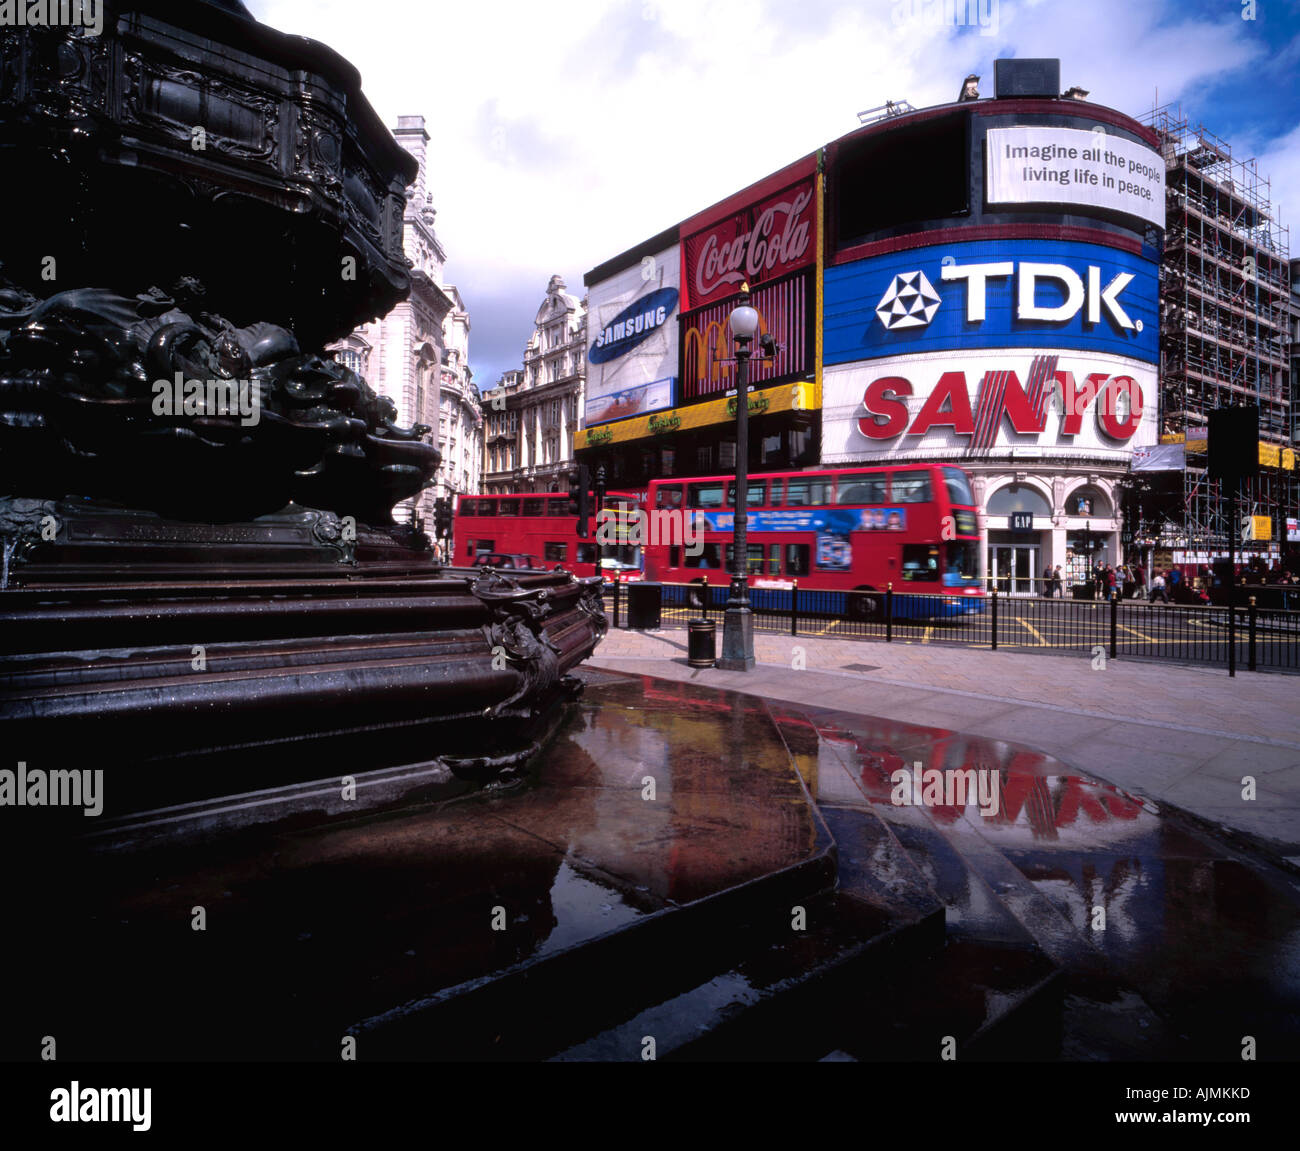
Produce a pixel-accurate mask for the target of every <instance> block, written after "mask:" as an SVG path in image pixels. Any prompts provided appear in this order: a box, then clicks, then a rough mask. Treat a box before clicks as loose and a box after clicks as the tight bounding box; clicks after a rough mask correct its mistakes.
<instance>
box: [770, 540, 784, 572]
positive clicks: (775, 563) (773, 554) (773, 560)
mask: <svg viewBox="0 0 1300 1151" xmlns="http://www.w3.org/2000/svg"><path fill="white" fill-rule="evenodd" d="M767 574H768V575H780V574H781V545H780V544H770V545H769V546H768V549H767Z"/></svg>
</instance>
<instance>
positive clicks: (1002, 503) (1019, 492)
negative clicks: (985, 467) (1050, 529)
mask: <svg viewBox="0 0 1300 1151" xmlns="http://www.w3.org/2000/svg"><path fill="white" fill-rule="evenodd" d="M987 511H988V514H989V515H991V516H1009V515H1010V514H1011V513H1012V512H1030V513H1031V514H1033V515H1036V516H1051V514H1052V505H1051V504H1049V503H1048V502H1047V497H1046V496H1044V495H1043V493H1042V492H1040V491H1039V490H1038V489H1037V488H1035V487H1030V486H1029V485H1028V484H1007V485H1006V487H1002V488H998V490H997V491H995V492H994V493H993V494H992V495H991V496H989V502H988V508H987Z"/></svg>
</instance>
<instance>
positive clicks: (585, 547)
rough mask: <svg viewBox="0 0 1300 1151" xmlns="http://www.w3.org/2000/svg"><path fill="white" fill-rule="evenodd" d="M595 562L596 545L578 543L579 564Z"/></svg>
mask: <svg viewBox="0 0 1300 1151" xmlns="http://www.w3.org/2000/svg"><path fill="white" fill-rule="evenodd" d="M596 562H597V558H596V545H595V544H579V545H578V563H580V564H594V563H596Z"/></svg>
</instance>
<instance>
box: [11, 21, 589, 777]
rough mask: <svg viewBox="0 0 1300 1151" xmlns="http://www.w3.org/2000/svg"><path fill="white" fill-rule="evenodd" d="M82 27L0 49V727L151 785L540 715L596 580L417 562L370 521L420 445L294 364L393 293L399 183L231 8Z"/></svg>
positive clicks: (323, 77)
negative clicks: (410, 730) (128, 758)
mask: <svg viewBox="0 0 1300 1151" xmlns="http://www.w3.org/2000/svg"><path fill="white" fill-rule="evenodd" d="M104 12H105V16H104V22H103V30H102V33H101V34H99V35H96V34H94V33H93V31H92V30H90V29H87V28H84V27H24V28H20V29H12V30H8V31H7V33H6V36H5V37H4V38H3V39H0V165H2V166H3V169H4V171H5V172H6V175H7V177H8V178H6V179H5V180H4V181H0V212H3V219H4V220H5V221H6V227H5V229H4V239H3V241H0V545H3V567H0V589H3V590H0V635H3V636H4V637H5V638H4V643H3V647H2V648H0V720H3V721H4V722H5V724H6V726H7V727H8V729H9V732H10V733H11V734H12V736H13V739H14V740H15V741H18V740H21V739H22V738H25V737H30V739H31V741H32V744H33V746H37V747H42V748H46V749H48V748H53V747H56V746H60V745H64V744H67V745H68V746H71V744H68V741H69V740H73V739H76V738H84V737H85V736H86V735H87V733H88V732H91V731H93V732H95V733H97V738H103V736H101V735H99V734H98V733H104V735H108V736H110V737H112V736H120V737H122V738H125V739H127V740H129V741H131V744H132V746H133V747H135V748H136V749H137V750H138V751H139V753H140V755H141V756H142V757H143V758H144V759H146V760H164V761H165V760H168V759H169V757H171V756H173V755H175V754H180V753H184V754H191V753H193V752H195V751H196V750H198V749H203V751H204V753H205V754H208V753H212V752H213V751H214V749H215V750H216V751H218V752H219V751H220V749H221V748H223V747H225V746H227V745H230V746H232V747H233V746H234V745H235V744H239V745H241V746H249V745H256V744H258V741H263V742H265V741H267V740H272V739H274V740H284V739H298V740H304V741H307V742H308V743H311V742H312V741H316V743H317V744H320V742H321V741H322V740H327V739H329V738H331V737H333V736H335V735H339V734H340V733H342V734H346V733H354V732H356V731H360V730H362V729H369V728H375V727H376V726H378V727H382V726H383V725H384V724H398V723H405V724H410V723H411V722H413V721H414V722H439V721H446V720H457V721H460V722H461V728H462V730H463V728H464V724H465V723H468V722H469V721H470V720H478V721H483V720H484V718H485V717H488V718H495V719H497V720H500V719H503V718H505V719H516V720H520V721H524V720H527V719H528V718H529V717H532V716H536V715H537V714H540V712H542V711H543V710H545V709H546V708H547V706H548V705H549V703H550V701H552V700H553V699H555V698H556V697H557V696H559V695H561V694H563V692H564V691H565V689H566V684H565V675H566V673H567V672H568V670H569V669H570V668H572V667H573V666H574V665H575V664H576V663H577V662H579V661H580V660H581V659H583V658H585V657H586V656H587V655H588V654H590V652H591V650H592V648H593V647H594V646H595V643H596V642H597V641H598V639H599V638H600V636H601V635H602V634H603V632H604V629H605V617H604V615H603V612H602V610H601V607H600V600H599V592H598V585H599V581H596V580H591V581H582V580H575V579H574V578H573V577H571V576H569V575H567V574H565V573H562V572H552V573H546V574H533V575H520V576H518V577H506V576H501V575H492V574H489V575H484V574H483V573H473V572H467V571H456V570H454V569H443V568H439V566H438V565H437V563H436V562H435V560H434V557H433V554H432V552H431V549H430V547H429V544H428V541H427V539H426V538H425V537H424V535H423V534H422V533H421V532H419V531H418V530H415V529H413V528H412V527H411V526H409V525H399V524H396V523H394V521H393V516H392V509H393V506H394V505H395V504H397V503H398V502H400V501H402V500H404V499H407V498H409V497H411V496H413V495H415V494H416V493H418V492H419V491H421V490H422V489H423V488H424V487H426V486H428V485H429V483H430V482H431V480H432V477H433V475H434V473H435V471H436V470H437V467H438V463H439V457H438V452H437V449H436V448H435V447H434V446H433V445H431V444H430V443H429V442H427V440H426V438H425V437H426V436H427V434H428V432H429V430H430V429H429V428H427V427H426V426H424V425H420V424H417V425H415V426H414V427H410V428H403V427H399V426H398V425H397V423H396V415H397V413H396V410H395V408H394V406H393V404H392V403H391V401H389V400H388V399H387V398H385V397H383V396H379V395H376V394H375V393H374V392H373V391H372V390H371V389H370V388H369V387H368V386H367V384H366V382H365V381H364V380H363V379H361V378H360V377H358V376H357V375H355V374H354V373H353V372H351V371H349V370H348V369H347V368H346V367H344V366H342V365H341V364H338V363H336V362H335V361H334V360H333V359H331V358H329V357H328V356H327V355H325V354H324V352H323V348H324V347H325V345H326V344H327V343H329V342H330V341H332V340H335V339H337V338H339V337H340V336H342V335H344V334H345V333H347V332H349V331H351V330H352V329H354V328H355V327H356V326H357V325H358V324H360V323H363V322H366V321H368V320H370V319H373V318H375V317H377V316H379V315H382V314H384V313H386V312H387V311H388V310H389V309H391V307H392V306H393V305H394V304H395V303H397V302H398V301H399V300H401V299H403V298H404V297H405V296H406V294H407V293H408V292H409V289H410V279H409V272H410V265H409V264H408V262H407V260H406V258H405V256H404V254H403V249H402V218H403V213H404V210H405V196H406V191H405V190H406V188H407V186H408V184H409V183H410V182H411V180H412V179H413V178H414V175H415V161H414V160H413V159H412V158H411V157H410V156H409V155H408V154H407V153H406V152H405V151H404V150H403V149H401V148H400V147H399V146H398V145H397V143H396V142H395V141H394V140H393V138H392V136H391V134H390V133H389V132H388V131H387V129H386V128H385V127H384V126H383V124H382V123H381V122H380V121H379V119H378V117H377V116H376V114H375V112H374V111H373V109H372V108H371V106H370V105H369V103H368V102H367V101H366V99H365V97H364V96H363V95H362V93H361V88H360V78H359V76H358V74H357V72H356V70H355V69H354V68H353V67H352V66H351V65H350V64H349V63H348V62H347V61H346V60H344V59H343V58H342V57H340V56H338V55H337V54H336V53H334V52H333V51H331V50H330V49H329V48H326V47H325V46H323V45H321V44H318V43H315V42H313V41H311V40H307V39H304V38H302V37H296V36H288V35H284V34H282V33H280V32H277V31H275V30H273V29H270V28H267V27H265V26H264V25H261V24H258V23H257V22H256V21H255V20H253V19H252V17H251V16H250V15H249V14H248V12H247V10H246V9H244V8H243V5H242V4H240V3H238V2H237V0H192V2H189V3H178V2H177V0H104ZM200 653H201V654H200ZM496 734H500V731H499V729H498V731H497V732H496ZM487 758H489V759H490V758H492V757H490V756H489V757H487Z"/></svg>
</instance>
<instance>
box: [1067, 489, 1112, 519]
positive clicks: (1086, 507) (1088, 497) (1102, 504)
mask: <svg viewBox="0 0 1300 1151" xmlns="http://www.w3.org/2000/svg"><path fill="white" fill-rule="evenodd" d="M1065 514H1066V515H1070V516H1097V517H1099V518H1101V519H1109V518H1110V517H1111V515H1112V514H1113V513H1112V511H1111V506H1110V500H1108V499H1107V498H1106V494H1105V493H1104V492H1102V491H1100V490H1098V489H1097V488H1093V487H1083V488H1080V489H1079V490H1078V491H1075V492H1071V493H1070V494H1069V495H1068V496H1066V498H1065Z"/></svg>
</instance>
